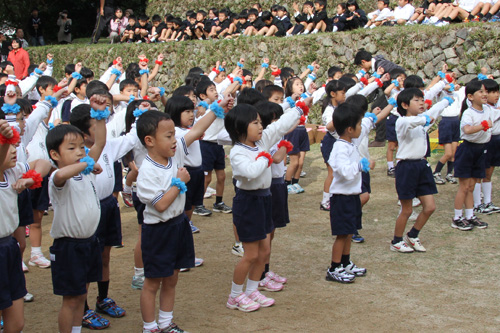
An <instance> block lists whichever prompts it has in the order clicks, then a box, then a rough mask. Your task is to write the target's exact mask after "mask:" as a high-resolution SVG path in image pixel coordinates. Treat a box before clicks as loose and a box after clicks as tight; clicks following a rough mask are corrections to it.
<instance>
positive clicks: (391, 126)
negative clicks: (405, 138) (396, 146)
mask: <svg viewBox="0 0 500 333" xmlns="http://www.w3.org/2000/svg"><path fill="white" fill-rule="evenodd" d="M398 118H399V117H397V116H395V115H393V114H391V115H389V118H387V121H386V122H385V139H386V140H387V141H393V142H398V136H397V135H396V120H398Z"/></svg>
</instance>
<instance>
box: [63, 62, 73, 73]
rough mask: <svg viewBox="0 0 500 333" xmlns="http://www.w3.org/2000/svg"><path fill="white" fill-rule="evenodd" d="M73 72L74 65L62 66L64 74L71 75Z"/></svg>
mask: <svg viewBox="0 0 500 333" xmlns="http://www.w3.org/2000/svg"><path fill="white" fill-rule="evenodd" d="M74 71H75V64H66V66H64V74H68V75H71V74H73V72H74Z"/></svg>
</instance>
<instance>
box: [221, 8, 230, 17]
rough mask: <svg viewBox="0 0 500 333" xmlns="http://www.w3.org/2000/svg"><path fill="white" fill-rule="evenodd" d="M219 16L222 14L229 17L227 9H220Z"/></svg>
mask: <svg viewBox="0 0 500 333" xmlns="http://www.w3.org/2000/svg"><path fill="white" fill-rule="evenodd" d="M219 14H224V15H225V16H226V17H228V16H229V11H228V10H227V9H225V8H224V9H221V10H220V11H219Z"/></svg>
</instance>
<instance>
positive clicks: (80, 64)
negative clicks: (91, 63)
mask: <svg viewBox="0 0 500 333" xmlns="http://www.w3.org/2000/svg"><path fill="white" fill-rule="evenodd" d="M82 67H83V65H82V63H81V62H78V63H76V64H75V72H77V73H80V71H81V70H82Z"/></svg>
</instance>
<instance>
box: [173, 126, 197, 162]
mask: <svg viewBox="0 0 500 333" xmlns="http://www.w3.org/2000/svg"><path fill="white" fill-rule="evenodd" d="M188 133H189V129H187V128H182V127H176V128H175V138H176V139H177V140H180V139H182V138H184V136H185V135H186V134H188ZM184 165H185V166H189V167H193V168H195V167H199V166H201V149H200V141H199V140H195V141H193V143H191V145H190V146H189V147H188V148H187V152H186V158H185V161H184Z"/></svg>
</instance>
